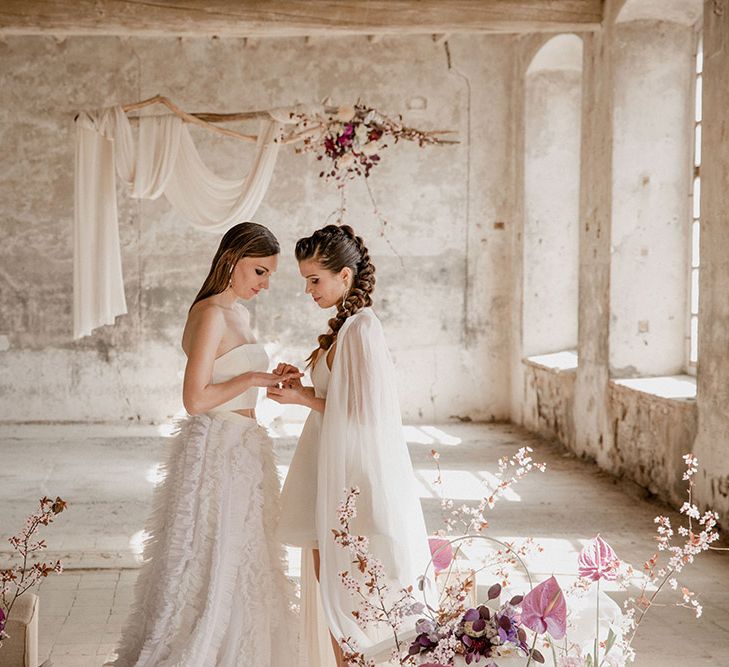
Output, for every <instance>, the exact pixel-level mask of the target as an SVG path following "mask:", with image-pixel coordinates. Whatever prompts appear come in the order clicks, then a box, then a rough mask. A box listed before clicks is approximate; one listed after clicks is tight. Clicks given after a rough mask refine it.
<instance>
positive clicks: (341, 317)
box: [296, 225, 375, 363]
mask: <svg viewBox="0 0 729 667" xmlns="http://www.w3.org/2000/svg"><path fill="white" fill-rule="evenodd" d="M307 259H315V260H316V261H318V262H319V264H321V266H322V268H323V269H326V270H327V271H332V272H333V273H339V272H340V271H341V270H342V269H343V268H344V267H345V266H348V267H349V268H350V269H352V287H351V288H350V290H349V292H348V293H347V295H346V298H345V299H343V300H342V301H340V302H339V304H337V312H336V314H335V315H334V317H333V318H332V319H330V320H329V322H328V324H329V332H328V333H325V334H321V336H319V338H318V340H319V347H317V348H316V350H314V351H313V352H312V353H311V354H310V355H309V358H308V359H307V361H308V362H309V363H311V362H313V361H314V360H315V359H316V356H317V354H318V353H319V350H324V351H326V350H328V349H329V348H330V347H331V346H332V345H333V344H334V341H335V340H336V339H337V333H339V330H340V329H341V328H342V325H343V324H344V322H345V321H346V320H347V318H348V317H350V316H352V315H354V314H355V313H358V312H359V311H360V310H362V309H363V308H367V307H368V306H371V305H372V292H374V290H375V265H374V264H373V263H372V260H371V259H370V253H369V251H368V250H367V246H365V244H364V240H363V239H362V237H361V236H357V235H356V234H355V233H354V230H353V229H352V228H351V227H350V226H349V225H342V226H341V227H337V226H336V225H327V226H326V227H323V228H322V229H318V230H317V231H315V232H314V233H313V234H312V235H311V236H308V237H306V238H303V239H299V240H298V241H297V242H296V260H297V261H298V262H303V261H304V260H307Z"/></svg>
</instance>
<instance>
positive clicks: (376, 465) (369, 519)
mask: <svg viewBox="0 0 729 667" xmlns="http://www.w3.org/2000/svg"><path fill="white" fill-rule="evenodd" d="M337 341H338V342H337V352H336V354H335V356H334V364H333V367H332V375H331V379H330V381H329V387H328V391H327V403H326V409H325V411H324V416H323V421H322V429H321V437H320V442H319V474H318V491H317V507H316V530H317V537H318V542H319V553H320V559H321V561H320V585H321V602H322V606H323V608H324V612H325V615H326V617H327V621H328V624H329V629H330V630H331V632H332V634H333V635H334V636H335V637H336V638H340V637H352V638H353V639H354V640H355V641H356V642H357V644H358V646H359V648H360V650H364V651H365V652H366V653H368V654H370V655H372V654H373V653H375V654H379V653H381V652H382V643H381V642H382V640H383V639H384V640H385V644H387V643H388V642H387V639H386V635H385V636H384V637H383V635H382V634H381V633H379V634H373V633H365V632H364V631H363V630H362V629H361V628H360V627H359V626H358V625H357V623H356V622H355V619H354V618H353V617H352V613H351V612H352V610H353V608H355V607H356V603H355V601H354V600H353V598H352V596H351V594H350V593H349V591H347V590H346V589H345V587H344V586H343V585H342V583H341V581H340V579H339V573H340V572H342V571H345V570H350V571H352V569H353V565H352V557H351V555H350V554H349V553H348V552H347V551H345V550H344V549H342V548H341V547H339V546H338V545H337V544H335V542H334V540H333V539H332V532H331V531H332V529H334V528H338V527H339V521H338V517H337V507H338V505H339V504H340V502H341V501H342V499H343V497H344V494H345V488H350V487H352V486H357V487H359V490H360V495H359V497H358V499H357V517H356V518H355V519H354V520H353V522H352V523H351V525H350V529H351V530H352V532H353V533H354V534H357V535H366V536H367V537H368V538H369V541H370V551H371V552H372V553H373V555H374V556H376V557H377V558H378V559H380V560H381V561H382V563H383V565H384V567H385V571H386V572H387V574H388V576H389V577H390V582H389V583H390V587H391V589H392V592H393V594H395V593H397V591H398V589H399V588H404V587H407V586H413V587H414V588H415V590H416V591H417V583H418V578H419V577H421V576H422V575H423V574H424V573H425V571H426V566H427V565H428V563H429V561H430V549H429V546H428V538H427V533H426V530H425V522H424V519H423V512H422V508H421V506H420V500H419V496H418V493H417V489H416V485H415V475H414V473H413V469H412V464H411V462H410V456H409V454H408V450H407V445H406V443H405V439H404V437H403V430H402V419H401V415H400V403H399V400H398V396H397V389H396V386H397V382H396V377H395V369H394V366H393V363H392V360H391V359H390V354H389V352H388V349H387V345H386V342H385V336H384V333H383V330H382V325H381V324H380V321H379V319H377V317H376V316H375V314H374V313H373V312H372V310H371V309H370V308H365V309H364V310H362V311H360V312H359V313H357V314H356V315H353V316H352V317H350V318H348V319H347V321H346V322H345V323H344V325H343V326H342V328H341V330H340V331H339V334H338V336H337ZM353 575H354V576H357V574H356V572H353ZM414 621H415V619H413V624H414ZM406 625H407V624H406ZM311 639H315V638H314V637H312V638H311ZM385 654H387V651H385ZM373 657H374V656H373Z"/></svg>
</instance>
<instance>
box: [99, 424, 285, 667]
mask: <svg viewBox="0 0 729 667" xmlns="http://www.w3.org/2000/svg"><path fill="white" fill-rule="evenodd" d="M165 472H166V477H165V479H164V481H163V482H162V483H161V484H160V485H159V486H158V487H157V489H156V490H155V496H154V511H153V513H152V516H151V518H150V521H149V525H148V527H147V532H148V534H149V539H148V540H147V542H146V544H145V547H144V564H143V566H142V570H141V572H140V574H139V578H138V581H137V586H136V594H135V603H134V605H133V607H132V611H131V614H130V617H129V619H128V621H127V624H126V627H125V629H124V632H123V634H122V640H121V644H120V647H119V649H118V651H117V655H118V657H117V660H116V661H115V662H114V663H113V664H114V665H116V667H132V666H134V667H173V666H174V667H238V666H240V667H251V666H252V665H255V666H256V667H288V666H289V665H295V664H296V663H297V656H296V644H297V642H296V624H295V619H294V617H293V612H292V611H291V604H292V602H293V587H292V585H291V583H290V582H289V581H288V580H287V579H286V577H285V574H284V560H283V551H282V547H281V545H280V543H279V542H278V541H277V540H276V537H275V527H276V522H277V519H278V509H279V508H278V504H279V480H278V476H277V473H276V467H275V464H274V459H273V451H272V443H271V440H270V438H269V437H268V435H267V433H266V431H265V430H264V429H263V428H262V427H261V426H259V425H258V424H257V423H256V422H255V421H254V420H253V419H249V418H247V417H242V416H240V415H237V414H235V413H222V414H216V415H214V416H210V415H201V416H197V417H192V418H190V419H188V420H186V421H185V422H183V423H182V425H181V428H180V433H179V435H178V436H177V438H176V439H175V440H174V441H173V442H172V446H171V448H170V452H169V458H168V462H167V465H166V471H165Z"/></svg>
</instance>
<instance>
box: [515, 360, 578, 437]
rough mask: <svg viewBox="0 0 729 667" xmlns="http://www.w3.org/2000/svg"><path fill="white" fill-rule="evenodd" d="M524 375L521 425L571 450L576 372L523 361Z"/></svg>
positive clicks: (573, 430)
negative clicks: (522, 423) (522, 420)
mask: <svg viewBox="0 0 729 667" xmlns="http://www.w3.org/2000/svg"><path fill="white" fill-rule="evenodd" d="M524 375H525V380H526V383H525V387H524V426H526V427H527V428H528V429H529V430H530V431H534V432H535V433H539V435H541V436H543V437H545V438H548V439H550V440H558V441H559V442H561V443H562V444H564V445H566V446H567V447H569V448H570V449H574V447H575V419H574V415H573V414H572V406H573V405H574V400H575V377H576V373H575V371H574V370H565V371H560V370H555V369H551V368H545V367H543V366H540V365H538V364H534V363H531V362H525V363H524Z"/></svg>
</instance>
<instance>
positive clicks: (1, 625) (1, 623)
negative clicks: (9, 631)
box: [0, 609, 5, 634]
mask: <svg viewBox="0 0 729 667" xmlns="http://www.w3.org/2000/svg"><path fill="white" fill-rule="evenodd" d="M4 629H5V612H4V611H3V610H2V609H0V634H2V631H3V630H4Z"/></svg>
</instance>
